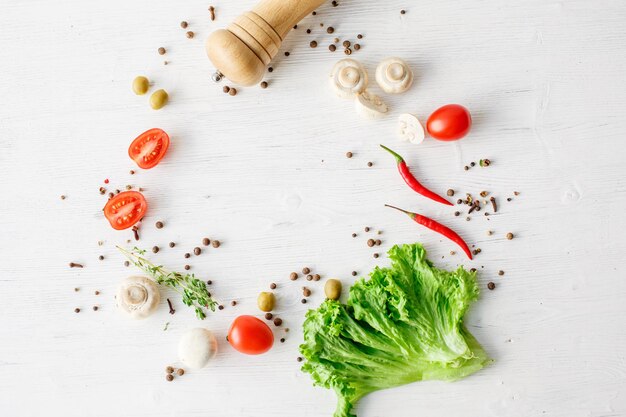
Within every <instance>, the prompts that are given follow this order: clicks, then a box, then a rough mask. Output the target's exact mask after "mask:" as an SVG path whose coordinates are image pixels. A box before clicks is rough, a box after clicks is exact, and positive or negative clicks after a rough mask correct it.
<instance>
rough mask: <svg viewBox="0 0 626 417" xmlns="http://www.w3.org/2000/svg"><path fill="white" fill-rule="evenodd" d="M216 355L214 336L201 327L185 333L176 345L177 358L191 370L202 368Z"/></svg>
mask: <svg viewBox="0 0 626 417" xmlns="http://www.w3.org/2000/svg"><path fill="white" fill-rule="evenodd" d="M216 353H217V340H216V339H215V336H214V335H213V333H211V332H210V331H209V330H207V329H204V328H202V327H197V328H195V329H191V330H189V331H187V333H185V334H184V335H183V337H182V338H181V339H180V342H179V343H178V358H179V359H180V360H181V361H182V362H183V363H184V364H185V365H187V366H188V367H190V368H192V369H200V368H204V367H205V366H206V365H207V363H209V361H210V360H211V359H212V358H213V357H214V356H215V354H216Z"/></svg>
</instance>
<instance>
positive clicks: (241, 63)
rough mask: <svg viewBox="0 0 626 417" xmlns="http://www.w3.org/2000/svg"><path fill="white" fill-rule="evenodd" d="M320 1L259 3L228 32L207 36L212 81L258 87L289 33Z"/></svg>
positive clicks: (272, 0) (271, 1) (217, 32)
mask: <svg viewBox="0 0 626 417" xmlns="http://www.w3.org/2000/svg"><path fill="white" fill-rule="evenodd" d="M324 1H325V0H262V1H261V2H260V3H259V4H257V5H256V6H255V7H254V9H252V11H249V12H245V13H244V14H242V15H240V16H239V17H237V18H236V19H235V20H234V21H233V22H232V23H231V24H230V25H229V26H228V28H226V29H218V30H216V31H214V32H213V33H211V35H209V37H208V39H207V40H206V52H207V55H208V56H209V59H210V60H211V62H212V63H213V65H215V68H216V69H217V72H216V73H215V74H214V75H213V80H214V81H219V80H220V79H221V78H222V76H225V77H226V78H228V79H229V80H231V81H232V82H234V83H237V84H240V85H245V86H247V85H254V84H257V83H259V82H260V81H261V80H262V79H263V75H264V74H265V68H266V67H267V65H268V64H269V63H270V61H271V60H272V58H274V56H275V55H276V53H277V52H278V49H279V48H280V45H281V44H282V42H283V39H285V36H287V33H288V32H289V30H291V28H292V27H293V26H294V25H296V24H297V23H298V22H299V21H300V20H302V19H303V18H304V17H305V16H306V15H308V14H309V13H311V12H312V11H313V10H315V9H316V8H317V7H319V6H320V5H321V4H322V3H324Z"/></svg>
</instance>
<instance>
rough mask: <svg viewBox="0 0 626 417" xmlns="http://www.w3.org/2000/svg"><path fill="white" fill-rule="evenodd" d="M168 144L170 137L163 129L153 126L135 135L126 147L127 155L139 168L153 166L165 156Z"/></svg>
mask: <svg viewBox="0 0 626 417" xmlns="http://www.w3.org/2000/svg"><path fill="white" fill-rule="evenodd" d="M169 146H170V137H169V136H168V135H167V133H165V131H164V130H162V129H159V128H154V129H150V130H147V131H145V132H143V133H142V134H141V135H139V136H137V138H136V139H135V140H133V143H131V144H130V147H129V148H128V156H130V159H132V160H133V161H135V162H136V163H137V165H138V166H139V168H143V169H150V168H153V167H155V166H156V165H157V164H158V163H159V162H160V161H161V159H163V157H164V156H165V152H167V148H168V147H169Z"/></svg>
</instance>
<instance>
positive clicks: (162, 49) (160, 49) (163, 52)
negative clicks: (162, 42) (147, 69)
mask: <svg viewBox="0 0 626 417" xmlns="http://www.w3.org/2000/svg"><path fill="white" fill-rule="evenodd" d="M157 52H158V53H159V55H165V48H163V47H162V46H161V47H160V48H159V49H158V50H157Z"/></svg>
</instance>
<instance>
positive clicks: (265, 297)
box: [256, 292, 276, 312]
mask: <svg viewBox="0 0 626 417" xmlns="http://www.w3.org/2000/svg"><path fill="white" fill-rule="evenodd" d="M275 301H276V299H275V298H274V294H273V293H271V292H262V293H260V294H259V298H257V300H256V302H257V305H258V306H259V309H260V310H261V311H265V312H268V311H272V310H273V309H274V302H275Z"/></svg>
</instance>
